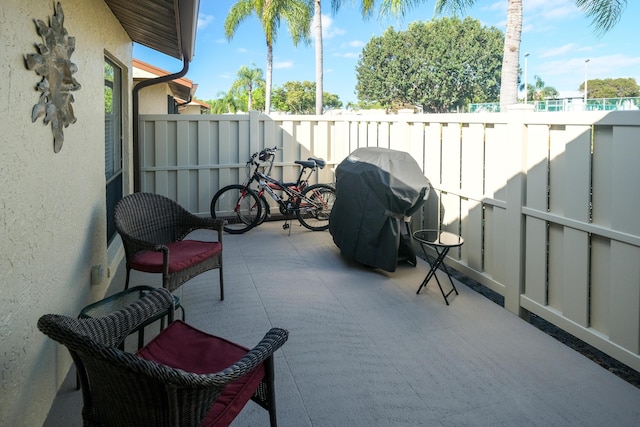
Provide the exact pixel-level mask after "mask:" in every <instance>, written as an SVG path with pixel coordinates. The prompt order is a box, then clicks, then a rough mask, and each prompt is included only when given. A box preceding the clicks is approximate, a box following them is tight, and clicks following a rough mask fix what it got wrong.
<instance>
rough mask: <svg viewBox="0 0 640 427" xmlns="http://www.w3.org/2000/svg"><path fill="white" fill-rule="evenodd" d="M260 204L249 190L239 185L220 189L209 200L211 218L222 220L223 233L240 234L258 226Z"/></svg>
mask: <svg viewBox="0 0 640 427" xmlns="http://www.w3.org/2000/svg"><path fill="white" fill-rule="evenodd" d="M261 215H262V202H261V201H260V199H259V198H258V195H257V194H256V193H255V192H254V191H253V190H251V189H249V188H246V187H245V186H243V185H240V184H231V185H227V186H226V187H223V188H221V189H220V190H218V192H217V193H216V194H215V195H214V196H213V199H211V217H212V218H219V219H224V220H225V221H226V222H227V223H226V224H225V226H224V231H226V232H227V233H230V234H240V233H245V232H247V231H249V230H251V229H252V228H253V227H255V226H256V225H258V224H259V221H260V217H261Z"/></svg>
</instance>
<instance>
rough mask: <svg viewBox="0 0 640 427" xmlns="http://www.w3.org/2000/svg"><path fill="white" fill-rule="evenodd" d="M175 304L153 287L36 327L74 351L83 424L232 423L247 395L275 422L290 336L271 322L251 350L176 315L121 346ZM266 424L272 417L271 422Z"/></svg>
mask: <svg viewBox="0 0 640 427" xmlns="http://www.w3.org/2000/svg"><path fill="white" fill-rule="evenodd" d="M172 307H173V298H172V296H171V294H170V293H169V292H168V291H167V290H165V289H162V288H159V289H155V290H154V291H151V292H150V293H149V294H147V295H146V296H145V297H143V298H141V299H140V300H138V301H136V302H135V303H132V304H131V305H130V306H128V307H126V308H124V309H122V310H120V311H117V312H114V313H111V314H109V315H107V316H105V317H101V318H90V319H76V318H71V317H67V316H62V315H56V314H47V315H44V316H42V317H41V318H40V319H39V321H38V329H40V330H41V331H42V332H43V333H45V334H46V335H48V336H49V337H50V338H52V339H54V340H55V341H58V342H60V343H62V344H64V345H65V346H66V347H67V348H68V349H69V351H70V353H71V356H72V358H73V361H74V363H75V364H76V368H77V370H78V374H79V377H80V382H81V384H82V393H83V402H84V407H83V410H82V418H83V421H84V425H85V426H127V427H129V426H137V427H143V426H153V427H160V426H172V427H187V426H200V425H203V426H226V425H229V424H230V423H231V421H232V420H233V419H234V418H235V417H236V416H237V415H238V413H239V412H240V411H241V410H242V408H243V407H244V406H245V405H246V403H247V402H248V401H249V400H253V401H255V402H256V403H258V404H259V405H260V406H262V407H263V408H265V409H267V410H268V411H269V419H270V423H271V426H275V425H276V407H275V396H274V379H273V352H274V351H276V350H277V349H278V348H280V347H281V346H282V345H283V344H284V343H285V342H286V341H287V338H288V332H287V331H286V330H284V329H279V328H273V329H271V330H270V331H269V332H268V333H267V334H266V335H265V336H264V338H263V339H262V340H261V341H260V343H258V345H256V346H255V347H254V348H253V349H252V350H248V349H247V348H245V347H242V346H239V345H237V344H234V343H232V342H229V341H227V340H224V339H222V338H218V337H215V336H213V335H209V334H206V333H204V332H202V331H199V330H197V329H195V328H192V327H191V326H189V325H187V324H186V323H184V322H182V321H180V320H177V321H175V322H173V323H171V324H170V325H169V326H168V327H167V328H166V329H164V330H163V331H162V332H160V334H159V335H158V336H156V337H155V338H154V339H153V340H152V341H151V342H149V343H148V344H147V345H146V346H145V347H143V348H142V349H141V350H139V351H138V352H137V353H136V354H131V353H126V352H124V351H122V350H120V349H118V345H119V343H121V342H122V341H123V340H124V338H125V337H126V336H127V335H128V333H129V332H130V331H131V330H133V329H135V327H136V326H137V325H139V324H141V323H143V322H144V321H145V320H146V319H148V318H150V317H152V316H154V315H155V314H157V313H158V312H162V311H163V310H166V309H167V308H169V309H170V313H171V314H173V313H172V312H171V310H172ZM265 424H266V423H265Z"/></svg>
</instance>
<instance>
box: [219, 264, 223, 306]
mask: <svg viewBox="0 0 640 427" xmlns="http://www.w3.org/2000/svg"><path fill="white" fill-rule="evenodd" d="M219 270H220V301H224V279H223V277H224V276H223V274H222V265H220V268H219Z"/></svg>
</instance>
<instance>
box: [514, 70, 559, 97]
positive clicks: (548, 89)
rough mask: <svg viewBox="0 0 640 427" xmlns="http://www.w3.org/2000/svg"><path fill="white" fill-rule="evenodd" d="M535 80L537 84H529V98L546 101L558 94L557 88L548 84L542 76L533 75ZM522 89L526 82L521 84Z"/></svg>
mask: <svg viewBox="0 0 640 427" xmlns="http://www.w3.org/2000/svg"><path fill="white" fill-rule="evenodd" d="M533 80H534V81H535V84H527V99H531V100H533V101H544V100H545V99H550V98H556V97H557V96H558V91H557V90H556V88H554V87H553V86H547V85H546V84H545V82H544V81H543V80H542V78H540V76H537V75H536V76H533ZM520 89H524V83H522V84H521V85H520Z"/></svg>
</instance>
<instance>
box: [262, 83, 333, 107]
mask: <svg viewBox="0 0 640 427" xmlns="http://www.w3.org/2000/svg"><path fill="white" fill-rule="evenodd" d="M323 99H324V105H323V110H324V109H331V108H340V107H342V102H341V101H340V98H339V97H338V95H335V94H331V93H327V92H324V93H323ZM273 106H274V108H275V109H276V110H278V111H281V112H287V113H293V114H314V113H315V107H316V84H315V83H314V82H310V81H304V82H299V81H294V82H286V83H285V84H284V85H282V87H276V88H275V89H274V91H273Z"/></svg>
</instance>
